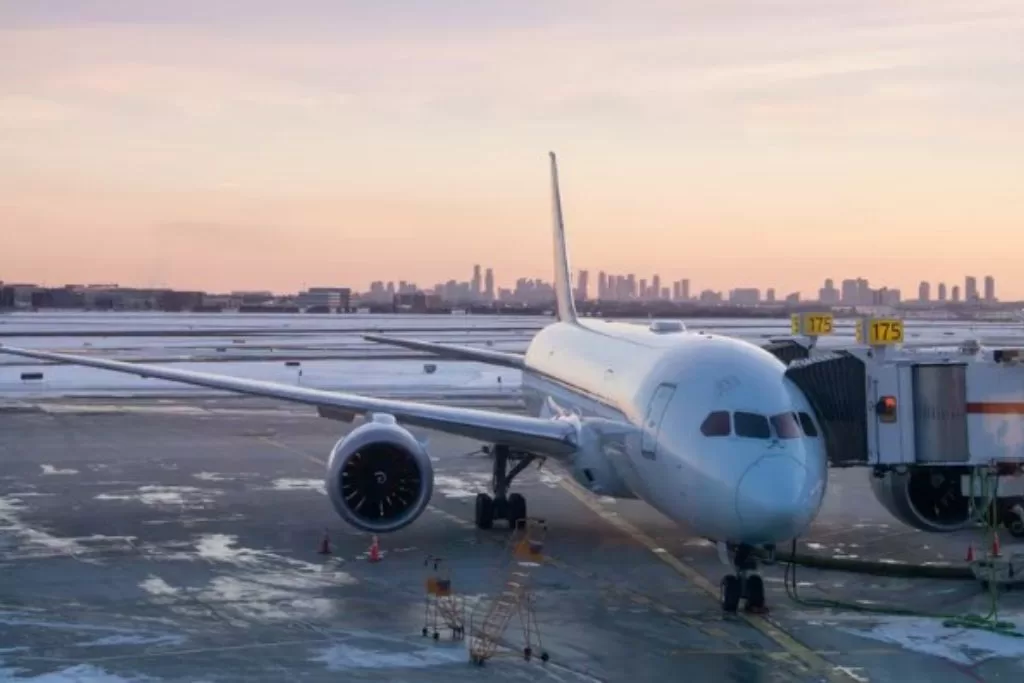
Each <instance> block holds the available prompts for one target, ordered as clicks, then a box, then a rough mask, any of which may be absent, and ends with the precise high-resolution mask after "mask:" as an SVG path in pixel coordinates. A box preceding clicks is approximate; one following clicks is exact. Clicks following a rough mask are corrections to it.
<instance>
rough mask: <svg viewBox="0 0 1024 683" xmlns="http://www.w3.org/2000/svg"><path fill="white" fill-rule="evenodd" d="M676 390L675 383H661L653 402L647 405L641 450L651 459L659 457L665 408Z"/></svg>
mask: <svg viewBox="0 0 1024 683" xmlns="http://www.w3.org/2000/svg"><path fill="white" fill-rule="evenodd" d="M675 392H676V387H675V385H674V384H660V385H658V388H657V389H655V391H654V396H652V397H651V402H650V403H649V404H648V405H647V414H646V415H645V416H644V429H643V438H642V441H641V447H640V452H641V454H642V455H643V456H644V457H645V458H647V459H649V460H654V459H655V458H656V457H657V449H658V432H659V431H660V430H661V420H662V418H664V416H665V410H666V409H667V408H668V404H669V401H671V400H672V396H673V395H674V394H675Z"/></svg>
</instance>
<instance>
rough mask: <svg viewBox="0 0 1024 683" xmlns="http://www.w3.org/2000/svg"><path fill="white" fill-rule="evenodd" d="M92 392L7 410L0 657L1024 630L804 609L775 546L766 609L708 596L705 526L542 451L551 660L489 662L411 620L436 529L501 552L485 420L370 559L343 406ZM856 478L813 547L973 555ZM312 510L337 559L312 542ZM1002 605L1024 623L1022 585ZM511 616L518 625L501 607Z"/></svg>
mask: <svg viewBox="0 0 1024 683" xmlns="http://www.w3.org/2000/svg"><path fill="white" fill-rule="evenodd" d="M54 405H58V406H60V407H59V408H58V409H53V406H54ZM96 405H97V404H96V402H93V401H68V400H67V399H61V400H58V401H34V402H32V401H22V402H20V403H19V405H18V406H17V408H16V409H8V410H5V411H0V453H3V454H4V468H3V474H2V475H0V572H2V574H3V576H4V581H3V582H2V584H0V680H40V681H41V680H57V679H52V678H45V676H47V675H53V676H56V675H58V674H59V675H63V676H65V678H64V679H60V680H87V681H94V680H95V681H105V682H108V683H113V682H115V681H117V682H119V681H127V680H156V681H196V680H228V681H234V680H238V681H243V680H245V681H251V680H268V679H270V680H281V679H284V678H290V679H297V680H298V679H301V680H309V681H318V680H331V681H337V680H345V681H364V680H365V681H371V680H372V681H382V680H387V681H461V680H467V681H468V680H479V679H480V678H481V677H483V678H485V679H487V680H509V681H514V680H528V679H529V680H554V681H621V680H633V681H648V680H652V681H653V680H666V679H669V680H678V679H679V677H680V676H681V672H683V671H685V677H686V679H688V680H695V681H744V682H745V681H801V682H803V681H820V680H829V681H900V682H901V683H903V682H907V681H938V680H941V681H944V682H945V681H979V680H982V681H989V680H991V681H997V680H1006V681H1013V680H1019V679H1020V677H1021V674H1022V673H1024V665H1022V664H1021V660H1022V656H1024V640H1017V639H1012V638H1006V637H1001V636H994V635H991V634H987V633H984V632H979V631H971V630H964V629H946V628H944V627H942V625H941V623H940V622H938V621H936V620H933V619H926V618H920V617H899V618H897V617H880V616H869V615H863V614H855V613H854V614H851V613H849V612H845V613H840V612H833V611H825V610H816V609H814V610H812V609H806V608H803V607H801V606H799V605H796V604H794V603H792V602H790V601H789V600H788V598H787V597H786V594H785V591H784V590H783V585H782V568H781V566H776V567H768V568H766V569H765V571H764V576H765V578H766V582H767V585H768V588H769V603H770V605H771V607H772V612H771V614H770V615H769V617H768V618H767V619H760V618H747V617H744V616H737V617H726V616H723V615H722V613H721V611H720V609H719V606H718V601H717V596H716V595H713V591H714V587H715V586H717V582H718V579H719V577H720V576H721V574H722V573H723V568H722V567H721V566H720V565H719V564H718V562H717V560H716V557H715V552H714V549H713V548H712V547H711V546H709V545H708V544H707V543H706V542H704V541H702V540H701V539H695V538H692V537H690V536H689V535H688V534H687V533H686V530H685V529H680V528H678V527H675V526H673V525H672V524H670V523H669V522H668V521H667V520H666V519H664V518H662V517H660V516H659V515H657V514H656V513H654V512H652V511H650V510H649V509H648V508H645V507H644V506H643V505H642V504H639V503H632V502H623V501H619V502H614V501H610V500H607V499H599V498H595V497H593V496H591V495H590V494H588V493H584V492H582V491H581V490H579V489H577V488H575V487H574V486H573V485H572V484H571V483H570V482H568V481H567V479H566V478H564V477H563V476H561V474H560V473H559V472H557V471H549V470H547V469H546V468H542V469H540V470H536V469H533V468H531V469H530V470H528V471H527V472H526V473H524V474H523V475H521V477H520V478H518V479H517V480H516V485H515V488H516V490H518V491H521V492H523V493H524V494H525V495H526V496H527V500H528V501H529V505H530V514H531V515H532V516H540V517H543V518H545V519H546V520H547V521H548V524H549V528H550V532H549V535H548V538H547V540H546V544H545V551H546V553H547V554H548V555H549V561H548V562H547V563H545V565H544V566H543V567H540V568H538V569H537V570H535V573H534V581H535V587H536V595H537V612H538V619H539V623H540V628H541V635H542V638H543V644H544V647H545V649H546V650H548V651H549V652H550V654H551V661H550V662H549V663H547V664H541V663H539V662H531V663H527V662H525V661H523V659H522V658H521V657H518V656H515V653H514V652H511V651H510V653H509V656H507V657H501V658H498V659H495V660H493V661H492V662H489V663H488V664H487V666H486V669H485V670H483V671H481V670H479V669H477V668H475V667H473V666H471V665H470V664H468V661H467V660H468V656H467V653H466V650H465V644H464V643H451V642H449V641H448V640H447V639H446V637H442V639H441V641H440V642H438V643H434V642H433V641H431V640H429V639H424V638H422V637H421V636H420V629H421V628H422V625H423V606H424V593H423V581H424V578H425V573H424V572H425V570H424V567H423V560H424V558H425V556H426V555H427V554H428V553H429V554H433V555H441V556H443V557H445V558H446V560H447V561H448V562H449V564H450V566H451V568H452V570H453V583H454V587H455V590H456V591H458V592H460V593H462V594H464V595H466V596H468V600H469V603H470V605H471V606H472V605H477V604H480V603H483V602H485V601H486V596H488V595H493V594H494V593H495V592H496V591H497V590H498V589H499V588H500V587H501V585H502V583H503V575H502V572H501V570H500V569H499V568H497V567H496V566H495V563H496V559H497V557H498V554H499V552H500V549H501V546H502V544H503V542H504V540H505V537H506V536H507V532H503V531H500V530H492V531H488V532H480V531H477V530H475V529H474V528H473V526H472V524H471V519H472V496H473V495H474V494H475V493H476V491H477V490H482V488H483V486H485V485H486V483H487V481H488V479H489V472H490V462H489V460H487V459H486V458H485V457H481V456H478V455H467V454H469V453H472V452H474V451H475V450H476V449H477V447H478V446H479V444H476V443H474V442H471V441H468V440H465V439H459V438H454V437H449V436H445V435H441V434H436V433H430V434H429V443H430V451H431V453H432V456H433V457H435V458H436V459H437V461H436V462H435V467H436V471H437V479H436V485H435V494H434V498H433V501H432V505H431V507H430V509H429V510H428V511H427V512H426V513H425V514H424V515H423V516H422V517H421V518H420V520H418V521H417V522H416V523H415V524H413V525H412V526H410V527H408V528H406V529H404V530H402V531H400V532H398V533H396V534H391V535H388V536H384V537H381V543H382V550H383V554H384V555H383V560H382V561H381V562H380V563H376V564H372V563H369V562H367V561H366V556H367V548H368V545H369V538H368V536H366V535H365V534H362V533H359V532H356V531H354V530H352V529H350V528H347V527H346V526H345V525H344V524H343V523H342V522H340V520H338V518H337V517H336V516H335V515H334V513H333V511H332V510H331V508H330V505H329V503H328V502H327V499H326V497H325V496H324V494H323V476H324V464H323V461H324V458H325V456H326V454H327V452H328V451H329V449H330V447H331V445H332V444H333V443H334V441H336V440H337V439H338V438H339V436H340V435H341V434H342V432H343V429H344V428H345V425H342V424H340V423H336V422H330V421H327V420H320V419H317V418H316V417H315V415H314V413H313V411H306V410H302V409H299V408H296V407H294V406H283V407H282V406H280V405H279V404H273V403H270V402H266V401H256V400H251V399H217V400H197V399H192V398H180V399H174V400H169V399H164V400H149V401H147V400H142V399H137V400H134V401H124V402H113V401H110V400H109V399H108V400H105V401H104V402H103V403H101V404H99V405H101V406H105V407H103V408H102V409H100V410H96V409H95V406H96ZM91 408H92V409H91ZM865 477H866V473H865V472H863V471H858V470H848V471H836V472H834V474H833V479H832V481H831V482H830V492H829V498H828V499H827V500H828V503H827V505H826V509H825V510H824V511H823V513H822V515H821V517H820V518H819V520H818V522H817V523H816V524H815V526H814V529H813V530H812V532H811V534H809V536H808V537H807V538H806V539H804V541H803V543H804V546H805V547H808V546H814V547H817V548H818V549H819V550H824V551H830V552H835V553H843V554H848V555H849V554H853V555H859V556H864V557H869V556H870V557H875V558H886V557H889V558H898V559H912V560H919V561H920V560H923V561H935V562H956V561H960V560H962V552H963V548H964V546H965V545H966V542H967V541H969V540H971V534H972V533H973V532H963V533H962V534H956V535H952V536H935V535H928V534H921V533H919V532H914V531H912V530H909V529H907V528H905V527H902V526H900V525H899V523H898V522H895V520H892V519H890V518H888V516H887V515H886V514H885V513H884V512H883V511H882V510H881V508H880V507H879V506H878V505H877V504H876V503H874V502H873V499H872V498H871V494H870V492H869V491H868V489H867V483H866V479H865ZM325 529H327V530H329V533H330V538H331V541H332V544H333V551H334V553H333V554H332V555H330V556H327V557H326V558H325V556H322V555H319V554H317V552H316V551H317V546H318V543H319V542H320V540H321V537H322V535H323V532H324V530H325ZM798 578H799V580H800V582H801V588H800V590H801V593H802V594H805V595H809V596H812V595H827V596H829V597H831V598H842V599H846V600H860V601H865V604H869V603H883V604H889V605H897V604H898V605H901V606H906V607H912V608H914V609H919V610H925V611H935V610H939V609H941V610H942V611H944V612H947V613H949V612H955V613H964V612H968V611H975V612H977V611H981V612H982V613H984V612H985V610H987V606H988V605H987V602H986V599H987V597H986V595H985V594H983V593H982V592H981V590H980V588H979V587H978V586H977V585H976V584H974V583H971V582H956V581H922V580H893V579H880V578H866V577H855V576H852V575H847V574H838V573H825V572H812V571H807V570H801V571H800V574H799V577H798ZM709 587H710V589H709ZM1000 606H1001V609H1002V612H1003V615H1004V616H1005V617H1007V618H1011V619H1016V620H1017V621H1018V624H1020V625H1024V620H1021V619H1020V618H1019V617H1017V616H1015V615H1019V614H1021V613H1024V600H1022V598H1021V596H1020V595H1016V594H1009V595H1007V596H1005V598H1004V599H1003V600H1002V601H1001V603H1000ZM506 638H507V641H508V643H507V644H508V646H509V647H510V648H513V649H514V648H518V647H519V645H518V643H519V642H520V640H521V637H520V634H519V633H518V627H517V625H516V622H515V621H513V624H512V626H511V627H510V629H509V631H508V633H507V634H506ZM74 676H78V678H75V677H74ZM146 677H148V678H146Z"/></svg>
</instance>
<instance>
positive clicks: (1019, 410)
mask: <svg viewBox="0 0 1024 683" xmlns="http://www.w3.org/2000/svg"><path fill="white" fill-rule="evenodd" d="M967 412H968V413H969V414H971V415H1024V402H1022V401H1008V402H1002V403H988V402H984V403H968V404H967Z"/></svg>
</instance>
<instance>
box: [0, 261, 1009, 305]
mask: <svg viewBox="0 0 1024 683" xmlns="http://www.w3.org/2000/svg"><path fill="white" fill-rule="evenodd" d="M469 272H470V277H468V278H467V279H465V280H461V279H459V278H458V277H454V278H451V277H450V278H447V279H446V280H444V281H442V282H438V283H434V284H433V285H426V286H424V285H422V284H420V283H416V282H413V281H411V280H374V281H372V282H371V283H369V286H367V287H365V288H359V287H354V286H352V285H351V284H345V283H336V284H333V285H328V284H327V283H319V284H318V285H313V286H311V287H308V288H307V287H306V286H305V285H304V286H303V287H302V288H301V289H296V290H291V291H287V292H285V291H273V290H267V289H262V288H258V289H240V288H231V289H227V290H215V291H210V292H209V293H211V294H241V293H245V292H250V293H252V292H258V293H266V294H274V295H284V296H288V295H294V294H295V293H296V292H298V293H300V294H301V293H302V292H308V291H314V290H324V291H341V290H345V291H346V292H351V294H352V295H353V296H358V297H360V298H362V299H363V300H365V301H368V302H373V303H390V302H391V301H393V300H394V298H395V296H396V295H403V294H416V293H422V294H428V295H434V296H436V297H439V298H440V299H443V300H446V301H477V302H497V301H519V302H524V301H526V302H533V303H539V302H543V301H547V300H548V299H550V298H553V296H554V290H553V288H552V283H551V281H550V280H548V279H546V278H528V277H517V278H515V279H514V280H511V281H510V282H509V286H507V287H505V286H501V283H500V282H499V281H498V279H497V278H496V276H495V272H494V269H493V268H492V267H490V266H485V265H482V264H473V265H472V267H471V270H470V271H469ZM592 275H596V277H592ZM837 283H838V286H837ZM4 284H6V285H8V286H19V285H21V286H24V285H43V286H46V287H50V288H53V287H54V286H53V285H46V284H45V283H38V282H36V283H28V282H15V281H11V280H8V281H7V282H4V280H3V279H0V285H4ZM572 284H573V294H574V296H575V297H576V298H577V300H581V301H585V300H606V301H659V300H660V301H677V302H679V301H690V302H701V303H708V304H715V303H732V304H739V305H753V304H772V303H785V304H795V303H802V302H803V303H808V302H821V303H823V304H827V305H851V306H864V305H889V306H891V305H896V304H900V303H907V302H918V303H961V302H962V303H972V302H974V303H999V302H1000V301H1002V302H1005V301H1014V299H1012V298H1006V297H1003V298H1002V299H1000V298H999V297H998V296H997V290H996V278H995V277H994V276H991V275H985V276H983V279H982V286H981V287H979V285H978V277H977V276H975V275H966V276H964V277H963V279H962V285H961V283H956V282H951V281H939V282H934V283H933V282H928V281H924V280H922V281H920V282H919V283H918V286H917V288H916V290H914V291H913V292H911V293H904V291H903V290H902V289H900V288H897V287H890V286H889V285H887V284H884V283H881V284H879V283H872V282H871V281H870V280H869V279H867V278H862V277H857V278H842V279H839V278H825V279H824V280H823V282H822V286H821V287H820V288H818V290H817V295H816V296H810V297H805V296H803V295H802V293H801V292H799V291H793V292H786V291H779V290H777V288H775V287H770V286H764V285H757V286H743V287H730V288H726V289H723V290H716V289H710V288H701V287H699V286H695V284H694V283H693V282H691V280H690V279H688V278H681V279H678V280H667V279H662V278H661V275H660V274H658V273H652V274H651V275H650V277H638V275H637V274H636V273H626V274H621V273H609V272H606V271H603V270H602V271H597V272H596V273H592V272H591V270H590V269H587V268H582V269H577V270H574V271H572ZM933 284H934V285H935V296H934V297H933V296H932V285H933ZM62 287H63V288H68V287H70V288H80V287H85V288H119V287H120V288H125V287H126V286H125V285H123V284H112V283H77V284H69V283H64V284H61V285H57V286H56V288H62ZM127 288H132V285H127ZM178 289H179V291H181V290H180V288H178ZM185 291H188V290H185ZM202 291H206V290H202ZM911 294H915V295H916V296H911ZM346 296H347V295H346Z"/></svg>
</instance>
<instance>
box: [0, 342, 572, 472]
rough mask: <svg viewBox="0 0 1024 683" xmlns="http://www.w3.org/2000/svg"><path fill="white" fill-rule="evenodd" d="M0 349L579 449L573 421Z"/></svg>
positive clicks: (513, 443)
mask: <svg viewBox="0 0 1024 683" xmlns="http://www.w3.org/2000/svg"><path fill="white" fill-rule="evenodd" d="M0 353H10V354H13V355H16V356H25V357H27V358H36V359H39V360H48V361H55V362H58V363H68V364H71V365H80V366H84V367H92V368H98V369H100V370H111V371H113V372H123V373H126V374H130V375H138V376H139V377H151V378H154V379H163V380H168V381H171V382H181V383H182V384H190V385H193V386H199V387H206V388H209V389H219V390H222V391H231V392H234V393H238V394H246V395H250V396H262V397H266V398H276V399H280V400H282V401H289V402H292V403H302V404H305V405H310V406H315V407H316V408H317V410H318V411H319V413H320V415H321V416H322V417H327V418H331V419H338V420H346V421H351V419H352V418H353V417H354V416H355V415H365V414H368V413H387V414H390V415H393V416H394V417H395V419H396V420H398V421H399V422H402V423H405V424H409V425H414V426H417V427H425V428H427V429H434V430H437V431H441V432H447V433H449V434H456V435H459V436H465V437H469V438H471V439H478V440H480V441H487V442H490V443H500V444H505V445H508V446H510V447H512V448H518V449H521V450H524V451H528V452H530V453H534V454H537V455H551V456H556V457H557V456H565V455H569V454H571V453H574V452H575V451H576V444H577V428H576V426H575V425H573V424H572V423H571V422H568V421H563V420H544V419H540V418H535V417H527V416H523V415H511V414H507V413H498V412H491V411H486V410H474V409H471V408H457V407H453V406H441V405H431V404H426V403H416V402H411V401H395V400H388V399H378V398H370V397H366V396H359V395H357V394H347V393H340V392H333V391H324V390H322V389H310V388H307V387H299V386H292V385H290V384H281V383H278V382H264V381H259V380H252V379H242V378H239V377H228V376H225V375H215V374H210V373H205V372H194V371H191V370H174V369H171V368H164V367H156V366H153V365H145V364H141V363H125V362H123V361H116V360H104V359H101V358H87V357H84V356H75V355H70V354H63V353H51V352H48V351H34V350H28V349H20V348H14V347H11V346H5V345H2V344H0Z"/></svg>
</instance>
